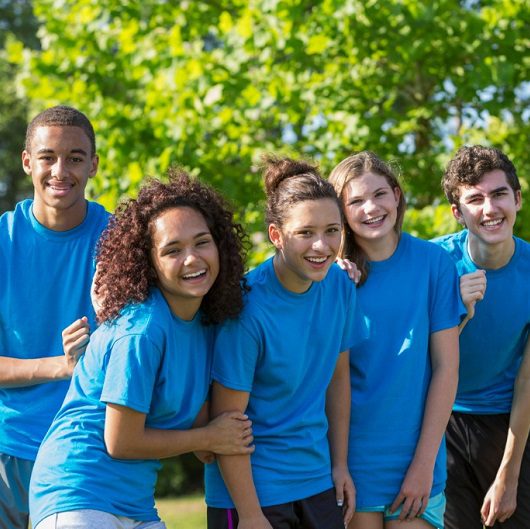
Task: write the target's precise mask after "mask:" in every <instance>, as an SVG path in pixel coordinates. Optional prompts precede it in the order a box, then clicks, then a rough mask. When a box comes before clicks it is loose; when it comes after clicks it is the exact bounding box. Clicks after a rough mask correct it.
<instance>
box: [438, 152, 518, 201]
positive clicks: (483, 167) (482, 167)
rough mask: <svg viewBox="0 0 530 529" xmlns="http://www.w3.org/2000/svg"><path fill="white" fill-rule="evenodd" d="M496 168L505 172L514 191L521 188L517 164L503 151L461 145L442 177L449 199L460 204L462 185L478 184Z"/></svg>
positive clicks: (444, 189) (443, 186)
mask: <svg viewBox="0 0 530 529" xmlns="http://www.w3.org/2000/svg"><path fill="white" fill-rule="evenodd" d="M496 169H499V170H501V171H503V172H504V174H505V175H506V180H507V181H508V184H509V186H510V187H511V188H512V189H513V192H514V193H516V192H517V191H519V190H520V189H521V183H520V182H519V178H518V177H517V171H516V170H515V166H514V165H513V163H512V162H511V160H510V159H509V158H508V156H506V154H504V153H503V152H502V151H500V150H499V149H495V148H493V147H483V146H482V145H472V146H468V147H466V146H464V147H460V149H458V151H457V152H456V154H455V157H454V158H453V159H452V160H451V161H450V162H449V163H448V164H447V168H446V170H445V173H444V175H443V177H442V188H443V191H444V193H445V196H446V197H447V200H448V201H449V202H450V203H451V204H455V205H457V206H458V204H459V201H460V188H461V187H462V186H474V185H477V184H478V183H479V182H480V181H481V180H482V177H483V176H484V175H485V174H486V173H489V172H491V171H495V170H496Z"/></svg>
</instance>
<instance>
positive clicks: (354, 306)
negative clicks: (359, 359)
mask: <svg viewBox="0 0 530 529" xmlns="http://www.w3.org/2000/svg"><path fill="white" fill-rule="evenodd" d="M347 289H348V290H349V300H348V301H347V302H346V304H345V314H346V321H345V325H344V333H343V336H342V340H341V348H340V352H341V353H342V352H343V351H346V350H348V349H351V348H352V347H355V346H356V345H358V344H359V343H361V342H363V341H364V340H366V338H367V337H368V327H367V324H366V320H365V317H364V314H363V311H362V308H361V306H360V304H359V298H358V296H357V287H356V286H355V285H354V283H353V282H352V281H351V280H349V279H348V283H347ZM347 299H348V297H347Z"/></svg>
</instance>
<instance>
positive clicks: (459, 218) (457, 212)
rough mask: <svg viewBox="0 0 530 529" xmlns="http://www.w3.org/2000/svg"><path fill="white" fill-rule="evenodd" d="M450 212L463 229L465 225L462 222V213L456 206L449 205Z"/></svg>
mask: <svg viewBox="0 0 530 529" xmlns="http://www.w3.org/2000/svg"><path fill="white" fill-rule="evenodd" d="M451 212H452V213H453V217H454V218H455V219H456V220H457V221H458V223H459V224H462V226H464V227H465V225H466V223H465V221H464V216H463V215H462V212H461V211H460V209H459V207H458V206H457V205H456V204H451Z"/></svg>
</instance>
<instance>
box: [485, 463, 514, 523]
mask: <svg viewBox="0 0 530 529" xmlns="http://www.w3.org/2000/svg"><path fill="white" fill-rule="evenodd" d="M517 484H518V480H508V479H507V478H506V475H505V474H504V473H500V475H497V477H496V478H495V481H494V482H493V484H492V485H491V487H490V488H489V490H488V492H487V494H486V497H485V498H484V503H483V504H482V509H480V514H481V516H482V521H483V523H484V525H485V526H487V527H490V526H492V525H494V524H495V522H496V521H499V522H501V523H502V522H505V521H506V520H507V519H508V518H509V517H510V516H511V515H512V514H513V513H514V511H515V508H516V507H517Z"/></svg>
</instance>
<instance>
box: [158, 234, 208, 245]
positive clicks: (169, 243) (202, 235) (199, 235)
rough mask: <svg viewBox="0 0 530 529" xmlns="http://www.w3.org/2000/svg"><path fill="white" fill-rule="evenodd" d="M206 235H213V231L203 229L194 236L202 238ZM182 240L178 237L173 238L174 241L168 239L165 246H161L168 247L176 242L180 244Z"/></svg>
mask: <svg viewBox="0 0 530 529" xmlns="http://www.w3.org/2000/svg"><path fill="white" fill-rule="evenodd" d="M205 235H212V234H211V232H209V231H201V233H197V235H195V236H194V237H193V239H194V240H195V239H200V238H201V237H204V236H205ZM212 238H213V235H212ZM180 242H181V241H179V240H178V239H173V240H172V241H168V242H167V243H166V244H164V245H163V246H161V247H160V248H167V247H168V246H173V245H175V244H180Z"/></svg>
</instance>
